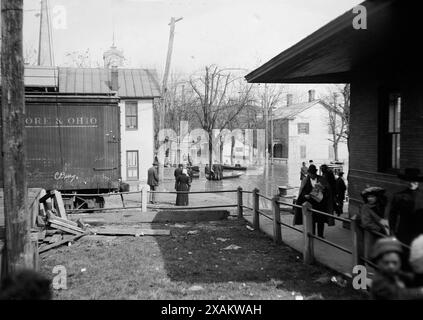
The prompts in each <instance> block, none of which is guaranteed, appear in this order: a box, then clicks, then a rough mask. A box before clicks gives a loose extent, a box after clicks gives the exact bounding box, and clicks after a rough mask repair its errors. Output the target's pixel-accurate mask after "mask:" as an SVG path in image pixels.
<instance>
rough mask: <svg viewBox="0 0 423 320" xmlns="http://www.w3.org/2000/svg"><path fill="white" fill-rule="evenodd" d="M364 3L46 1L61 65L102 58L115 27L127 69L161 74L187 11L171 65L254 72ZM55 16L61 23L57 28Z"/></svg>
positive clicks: (27, 22) (28, 30)
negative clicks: (77, 58)
mask: <svg viewBox="0 0 423 320" xmlns="http://www.w3.org/2000/svg"><path fill="white" fill-rule="evenodd" d="M360 2H362V1H357V0H49V7H50V12H51V16H52V24H53V45H54V57H55V62H56V65H59V66H60V65H65V64H66V63H68V62H69V59H68V58H66V53H69V52H73V51H85V50H87V49H89V52H90V55H91V59H92V60H93V61H98V62H100V63H102V55H103V52H104V51H105V50H107V49H108V48H109V47H110V46H111V44H112V38H113V32H114V33H115V42H116V45H117V47H118V48H119V49H121V50H123V52H124V55H125V58H126V59H127V66H128V67H135V68H139V67H141V68H154V69H157V71H158V72H159V74H161V73H162V71H163V69H164V65H165V60H166V54H167V45H168V39H169V26H168V23H169V21H170V18H171V17H172V16H173V17H183V20H181V21H179V22H178V23H177V24H176V32H175V39H174V48H173V56H172V66H171V70H172V72H175V73H179V74H182V75H184V74H190V73H193V72H196V71H198V70H200V69H201V68H203V67H204V66H205V65H210V64H217V65H219V66H220V67H221V68H245V69H248V70H253V69H254V68H256V67H258V66H259V65H260V64H262V63H264V62H266V61H267V60H269V59H271V58H272V57H274V56H276V55H277V54H279V53H280V52H282V51H283V50H285V49H287V48H289V47H290V46H291V45H293V44H295V43H296V42H298V41H300V40H301V39H302V38H304V37H306V36H307V35H309V34H310V33H312V32H314V31H315V30H316V29H318V28H320V27H321V26H323V25H324V24H326V23H328V22H330V21H331V20H333V19H335V18H336V17H337V16H339V15H340V14H342V13H344V12H346V11H348V10H351V9H352V7H354V6H355V5H357V4H359V3H360ZM39 7H40V2H39V1H38V0H24V9H25V10H26V11H25V12H24V50H34V49H36V48H38V33H39V18H38V17H36V16H35V14H36V13H37V10H38V9H39ZM63 13H64V15H63ZM63 16H64V17H65V19H61V17H63ZM56 21H59V22H60V21H61V22H62V23H58V26H55V24H56ZM63 21H65V23H63Z"/></svg>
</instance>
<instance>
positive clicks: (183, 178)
mask: <svg viewBox="0 0 423 320" xmlns="http://www.w3.org/2000/svg"><path fill="white" fill-rule="evenodd" d="M190 188H191V178H190V177H189V175H188V171H187V169H183V170H182V174H180V175H179V176H178V177H177V178H176V191H189V190H190ZM188 203H189V201H188V193H178V194H177V196H176V205H177V206H187V205H188Z"/></svg>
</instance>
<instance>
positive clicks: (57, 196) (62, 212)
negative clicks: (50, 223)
mask: <svg viewBox="0 0 423 320" xmlns="http://www.w3.org/2000/svg"><path fill="white" fill-rule="evenodd" d="M53 201H54V206H55V208H56V210H57V213H58V214H59V217H60V218H62V219H67V217H66V209H65V204H64V203H63V199H62V194H61V193H60V192H59V191H57V190H55V191H54V198H53Z"/></svg>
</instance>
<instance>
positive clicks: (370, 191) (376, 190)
mask: <svg viewBox="0 0 423 320" xmlns="http://www.w3.org/2000/svg"><path fill="white" fill-rule="evenodd" d="M385 191H386V190H385V189H383V188H381V187H368V188H366V189H364V190H363V191H361V196H362V197H363V198H365V197H368V196H370V195H375V196H380V195H383V194H384V193H385Z"/></svg>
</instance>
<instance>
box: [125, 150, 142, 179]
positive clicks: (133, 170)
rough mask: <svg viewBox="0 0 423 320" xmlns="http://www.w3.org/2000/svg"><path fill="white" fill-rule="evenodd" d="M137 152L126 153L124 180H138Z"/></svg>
mask: <svg viewBox="0 0 423 320" xmlns="http://www.w3.org/2000/svg"><path fill="white" fill-rule="evenodd" d="M138 171H139V170H138V151H126V178H127V180H138Z"/></svg>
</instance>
